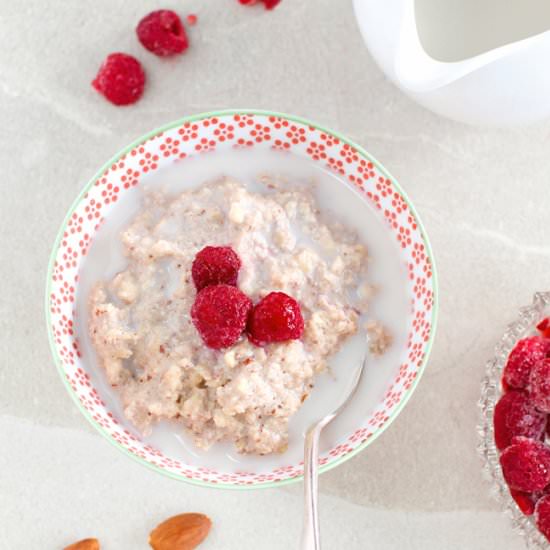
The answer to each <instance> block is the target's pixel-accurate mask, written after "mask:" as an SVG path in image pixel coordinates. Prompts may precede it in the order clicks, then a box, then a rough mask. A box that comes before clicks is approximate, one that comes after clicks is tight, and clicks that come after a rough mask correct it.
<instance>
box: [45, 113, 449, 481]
mask: <svg viewBox="0 0 550 550" xmlns="http://www.w3.org/2000/svg"><path fill="white" fill-rule="evenodd" d="M245 114H254V115H259V116H266V117H279V118H283V119H286V120H289V121H292V122H298V123H300V124H304V125H307V126H311V127H313V128H316V129H317V130H320V131H321V132H324V133H326V134H329V135H333V136H335V137H336V138H338V139H339V140H340V141H342V142H343V143H347V144H348V145H350V146H351V147H353V148H354V149H356V150H357V151H358V152H359V153H360V154H361V155H362V156H363V157H364V158H366V159H367V160H369V161H370V162H372V163H373V164H374V165H375V166H376V168H377V169H378V170H379V171H380V172H381V173H382V174H384V175H385V176H386V177H387V178H388V179H390V180H391V182H392V184H393V185H394V186H395V188H396V189H397V191H398V192H399V193H400V195H401V196H402V197H403V200H404V201H405V202H406V203H407V206H408V207H409V210H410V211H411V212H412V214H413V215H414V217H415V219H416V221H417V225H418V229H419V230H420V234H421V236H422V240H423V241H424V245H425V246H426V251H427V254H428V257H429V259H430V263H431V266H432V280H433V293H434V296H433V298H434V303H433V307H432V320H431V330H430V338H429V341H428V343H427V348H426V352H425V354H424V357H423V359H422V365H421V366H420V368H419V371H418V374H417V376H416V378H415V379H414V381H413V383H412V385H411V387H410V388H409V389H408V390H406V393H405V394H404V396H403V398H402V399H401V401H400V402H399V404H398V405H397V407H396V409H395V410H394V411H393V412H392V414H391V416H390V417H389V418H388V420H387V421H386V422H385V424H384V425H383V426H382V427H381V428H378V430H377V431H375V432H374V433H373V434H372V436H371V437H370V438H369V439H368V440H367V441H365V442H364V443H362V444H361V445H359V446H358V447H357V448H355V449H354V450H353V451H351V452H349V453H347V454H346V455H343V456H341V457H340V458H338V459H337V460H335V461H333V462H331V463H330V464H325V465H324V466H321V467H320V469H319V471H320V473H323V472H328V471H329V470H332V468H336V466H339V465H340V464H343V463H344V462H346V461H347V460H349V459H350V458H352V457H354V456H355V455H357V454H358V453H360V452H361V451H362V450H363V449H366V448H367V447H368V446H369V445H371V444H372V443H373V442H374V441H375V440H376V439H378V437H380V435H381V434H382V433H384V431H385V430H386V429H387V428H388V427H389V426H390V424H392V422H393V421H394V420H395V419H396V418H397V416H398V415H399V413H400V412H401V411H402V410H403V408H404V407H405V405H406V404H407V402H408V401H409V399H410V397H411V395H412V394H413V393H414V390H415V389H416V386H417V385H418V383H419V382H420V379H421V378H422V375H423V373H424V370H425V368H426V365H427V363H428V360H429V357H430V354H431V351H432V347H433V342H434V339H435V333H436V326H437V318H438V309H439V290H438V276H437V270H436V265H435V261H434V256H433V252H432V247H431V245H430V241H429V240H428V236H427V233H426V231H425V229H424V225H423V224H422V221H421V220H420V217H419V216H418V213H417V212H416V209H415V208H414V206H413V205H412V203H411V201H410V200H409V198H408V196H407V195H406V193H405V192H404V191H403V189H402V188H401V186H400V185H399V183H398V182H397V181H396V180H395V178H394V177H393V176H392V175H391V174H390V173H389V172H388V171H387V170H386V169H385V168H384V166H383V165H382V164H381V163H380V162H379V161H378V160H376V159H375V158H374V157H373V156H372V155H371V154H369V153H367V152H366V151H365V150H364V149H363V148H362V147H360V146H359V145H357V144H356V143H354V142H353V141H351V140H349V139H347V138H346V137H344V136H343V135H342V134H340V133H338V132H335V131H333V130H330V129H328V128H325V127H324V126H321V125H320V124H317V123H315V122H312V121H310V120H307V119H304V118H301V117H299V116H294V115H287V114H285V113H278V112H274V111H265V110H258V109H226V110H221V111H211V112H206V113H199V114H196V115H192V116H187V117H184V118H180V119H179V120H176V121H173V122H170V123H168V124H165V125H164V126H161V127H160V128H157V129H155V130H153V131H151V132H149V133H148V134H145V135H144V136H142V137H140V138H139V139H137V140H136V141H134V142H133V143H131V144H130V145H128V146H127V147H125V148H124V149H122V150H121V151H119V152H118V153H117V154H116V155H115V156H114V157H112V158H111V159H110V160H108V161H107V162H106V163H105V164H104V165H103V166H102V167H101V168H100V169H99V171H98V172H97V173H96V174H95V175H94V176H93V177H92V179H91V180H90V181H89V182H88V183H87V184H86V186H85V187H84V189H82V191H81V192H80V194H79V195H78V197H77V198H76V200H75V201H74V202H73V204H72V205H71V207H70V208H69V211H68V212H67V214H66V216H65V218H64V220H63V223H62V224H61V227H60V229H59V232H58V234H57V236H56V238H55V242H54V246H53V249H52V253H51V255H50V260H49V263H48V273H47V279H46V296H45V312H46V325H47V329H48V340H49V342H50V349H51V352H52V355H53V358H54V361H55V364H56V366H57V369H58V371H59V374H60V376H61V379H62V380H63V383H64V384H65V387H66V388H67V391H68V392H69V394H70V395H71V397H72V398H73V401H74V402H75V403H76V405H77V407H78V408H79V409H80V412H81V413H82V414H83V415H84V417H85V418H86V419H87V420H88V422H89V423H90V424H91V425H92V426H93V427H94V428H95V429H96V430H97V431H98V432H99V433H100V434H101V435H102V436H103V437H104V438H105V439H107V440H108V441H109V442H110V443H111V444H112V445H114V446H115V447H116V448H117V449H119V450H120V451H122V452H123V453H124V454H126V455H127V456H129V457H130V458H132V459H134V460H135V461H137V462H139V463H140V464H143V465H144V466H147V467H148V468H149V469H151V470H154V471H155V472H159V473H160V474H163V475H165V476H168V477H171V478H173V479H176V480H178V481H184V482H186V483H191V484H193V485H199V486H201V487H211V488H218V489H232V490H246V489H267V488H272V487H282V486H284V485H290V484H292V483H297V482H299V481H301V480H302V479H303V475H302V476H297V477H294V478H291V479H283V480H281V481H269V482H265V483H257V484H250V485H248V484H245V485H235V484H230V483H214V482H211V481H203V480H198V479H189V478H186V477H184V476H182V475H179V474H175V473H172V472H168V471H166V470H164V469H163V468H159V467H158V466H155V465H154V464H151V463H150V462H148V461H147V460H145V459H144V458H141V457H139V456H137V455H135V454H134V453H132V452H130V451H129V450H128V449H126V448H125V447H124V446H123V445H121V444H120V443H118V442H117V441H115V439H113V438H112V437H111V436H110V435H109V434H108V433H107V432H106V431H105V430H104V429H103V427H102V426H101V425H100V424H99V423H98V422H96V421H95V420H94V419H93V418H92V415H91V414H90V412H89V411H88V410H86V409H85V408H84V406H83V405H82V403H81V402H80V400H79V399H78V397H77V395H76V393H75V392H74V391H73V389H72V388H71V386H70V384H69V382H68V380H67V378H66V376H65V372H64V370H63V367H62V364H61V359H60V357H59V356H58V354H57V350H56V346H55V341H54V337H53V331H52V322H51V321H52V320H51V314H50V303H49V298H50V294H51V283H52V274H53V265H54V262H55V258H56V256H57V250H58V248H59V243H60V241H61V239H62V236H63V232H64V230H65V227H66V225H67V223H68V221H69V219H70V217H71V216H72V214H73V212H74V211H75V209H76V207H77V206H78V204H79V203H80V201H81V200H82V198H83V197H84V195H85V194H86V193H87V192H88V191H89V190H90V189H91V187H92V186H93V185H94V184H95V182H96V181H97V180H98V179H99V178H100V177H101V176H102V175H103V173H104V172H105V171H106V170H107V169H108V168H109V167H110V166H111V165H112V164H114V163H115V162H117V161H118V160H120V158H121V157H123V156H124V155H126V154H127V153H129V152H130V151H131V150H132V149H134V147H136V146H138V145H140V144H142V143H144V142H146V141H147V140H149V139H150V138H152V137H154V136H156V135H158V134H159V133H160V132H165V131H167V130H171V129H172V128H174V127H177V126H181V125H182V124H185V123H186V122H196V121H200V120H204V119H205V118H211V117H223V116H228V115H245Z"/></svg>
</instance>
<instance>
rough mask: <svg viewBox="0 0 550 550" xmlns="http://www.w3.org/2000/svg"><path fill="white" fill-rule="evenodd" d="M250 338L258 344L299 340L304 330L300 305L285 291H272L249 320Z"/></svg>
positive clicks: (248, 330)
mask: <svg viewBox="0 0 550 550" xmlns="http://www.w3.org/2000/svg"><path fill="white" fill-rule="evenodd" d="M247 332H248V338H249V339H250V341H251V342H252V343H254V344H256V345H257V346H264V345H266V344H270V343H272V342H284V341H285V340H297V339H298V338H300V337H301V336H302V333H303V332H304V319H303V317H302V312H301V311H300V305H299V304H298V302H297V301H296V300H295V299H294V298H291V297H290V296H288V295H287V294H285V293H284V292H271V293H269V294H268V295H267V296H266V297H265V298H263V299H262V300H260V301H259V302H258V303H257V304H256V306H255V307H254V309H253V310H252V313H251V314H250V318H249V320H248V325H247Z"/></svg>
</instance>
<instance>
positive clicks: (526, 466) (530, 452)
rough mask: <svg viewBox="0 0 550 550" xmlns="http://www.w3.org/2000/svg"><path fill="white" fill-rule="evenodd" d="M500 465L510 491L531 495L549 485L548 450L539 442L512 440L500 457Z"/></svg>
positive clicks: (549, 455) (549, 456)
mask: <svg viewBox="0 0 550 550" xmlns="http://www.w3.org/2000/svg"><path fill="white" fill-rule="evenodd" d="M500 465H501V467H502V474H503V475H504V479H505V480H506V483H508V485H509V486H510V489H514V490H516V491H522V492H524V493H532V492H534V491H541V490H542V489H544V488H545V487H546V486H547V485H548V483H550V449H549V448H548V447H547V446H546V445H544V443H541V442H540V441H535V440H534V439H529V438H527V437H516V438H514V440H513V442H512V445H510V447H508V448H507V449H506V450H505V451H504V452H503V453H502V454H501V455H500Z"/></svg>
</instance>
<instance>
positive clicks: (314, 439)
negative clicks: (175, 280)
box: [300, 423, 323, 550]
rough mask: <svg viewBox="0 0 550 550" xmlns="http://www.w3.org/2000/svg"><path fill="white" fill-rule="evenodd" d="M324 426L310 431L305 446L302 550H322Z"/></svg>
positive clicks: (315, 427) (313, 427)
mask: <svg viewBox="0 0 550 550" xmlns="http://www.w3.org/2000/svg"><path fill="white" fill-rule="evenodd" d="M322 429H323V425H322V424H320V423H318V424H315V425H314V426H312V427H311V428H310V430H308V432H307V434H306V440H305V444H304V520H303V521H304V523H303V526H302V543H301V546H300V548H301V550H320V549H321V541H320V536H319V515H318V510H317V495H318V479H319V472H318V470H319V436H320V434H321V430H322Z"/></svg>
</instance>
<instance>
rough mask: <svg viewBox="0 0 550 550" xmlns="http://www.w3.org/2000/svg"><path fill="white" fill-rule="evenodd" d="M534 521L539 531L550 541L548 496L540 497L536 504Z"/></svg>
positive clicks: (549, 502) (549, 497) (549, 503)
mask: <svg viewBox="0 0 550 550" xmlns="http://www.w3.org/2000/svg"><path fill="white" fill-rule="evenodd" d="M535 521H536V523H537V527H538V528H539V531H540V532H541V533H542V534H543V535H544V536H545V537H546V538H547V539H548V540H549V541H550V495H547V496H544V497H542V498H541V499H540V500H539V501H538V502H537V505H536V506H535Z"/></svg>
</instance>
